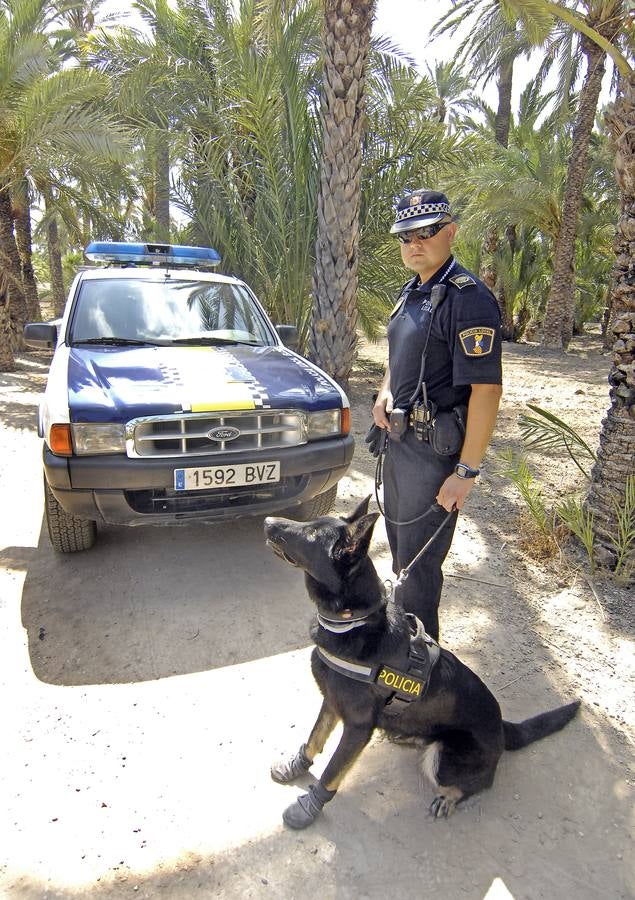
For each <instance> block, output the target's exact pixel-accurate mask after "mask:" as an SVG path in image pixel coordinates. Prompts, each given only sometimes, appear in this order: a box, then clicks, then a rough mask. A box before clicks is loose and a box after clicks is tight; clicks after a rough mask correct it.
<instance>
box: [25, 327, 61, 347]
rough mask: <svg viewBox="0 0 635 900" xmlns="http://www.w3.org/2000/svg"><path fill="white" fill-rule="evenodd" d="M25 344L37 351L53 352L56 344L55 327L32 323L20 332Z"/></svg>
mask: <svg viewBox="0 0 635 900" xmlns="http://www.w3.org/2000/svg"><path fill="white" fill-rule="evenodd" d="M22 334H23V336H24V340H25V343H26V344H27V345H28V346H29V347H34V348H36V349H37V350H54V349H55V345H56V344H57V325H52V324H51V323H50V322H32V323H31V324H30V325H25V326H24V329H23V331H22Z"/></svg>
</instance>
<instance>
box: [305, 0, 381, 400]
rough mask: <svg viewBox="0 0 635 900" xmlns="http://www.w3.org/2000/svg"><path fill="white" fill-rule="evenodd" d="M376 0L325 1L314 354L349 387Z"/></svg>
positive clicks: (354, 331) (312, 339) (311, 342)
mask: <svg viewBox="0 0 635 900" xmlns="http://www.w3.org/2000/svg"><path fill="white" fill-rule="evenodd" d="M374 14H375V0H324V22H323V65H324V69H323V77H322V155H321V162H320V183H319V193H318V225H317V228H318V230H317V241H316V249H315V256H316V262H315V271H314V274H313V310H312V319H311V339H310V347H311V354H312V356H313V358H314V359H315V360H316V361H317V362H318V363H319V364H320V365H321V366H322V367H323V368H324V369H326V371H327V372H329V373H330V374H331V375H333V377H334V378H336V379H337V380H338V381H339V382H340V383H341V384H343V385H345V384H346V383H347V382H348V378H349V376H350V373H351V369H352V367H353V362H354V359H355V344H356V339H357V338H356V326H357V283H358V267H359V208H360V176H361V169H362V137H363V132H364V120H363V111H364V89H365V74H366V62H367V58H368V51H369V47H370V34H371V26H372V22H373V17H374Z"/></svg>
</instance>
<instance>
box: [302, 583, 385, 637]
mask: <svg viewBox="0 0 635 900" xmlns="http://www.w3.org/2000/svg"><path fill="white" fill-rule="evenodd" d="M391 597H392V585H390V582H387V583H384V590H383V595H382V597H381V600H380V601H379V603H377V604H375V606H373V607H372V608H371V609H364V610H361V609H347V610H346V612H347V613H348V614H349V615H347V616H344V615H342V614H341V613H332V612H328V613H324V612H319V611H318V614H317V620H318V622H319V624H320V625H321V626H322V628H325V629H326V630H327V631H331V632H333V633H335V634H344V633H345V632H347V631H352V630H353V628H361V626H362V625H365V624H366V622H367V620H368V619H370V617H371V616H374V615H375V613H377V612H379V611H380V610H382V609H385V607H386V603H387V602H388V600H390V599H391Z"/></svg>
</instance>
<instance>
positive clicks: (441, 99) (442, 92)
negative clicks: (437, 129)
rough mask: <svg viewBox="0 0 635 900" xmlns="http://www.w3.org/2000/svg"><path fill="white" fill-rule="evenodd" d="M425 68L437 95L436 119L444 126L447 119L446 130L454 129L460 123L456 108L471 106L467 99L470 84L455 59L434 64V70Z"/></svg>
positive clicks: (469, 99) (469, 100)
mask: <svg viewBox="0 0 635 900" xmlns="http://www.w3.org/2000/svg"><path fill="white" fill-rule="evenodd" d="M426 68H427V70H428V75H429V77H430V81H431V82H432V84H433V85H434V88H435V91H436V94H437V108H436V116H437V119H438V120H439V122H442V123H444V124H445V122H446V119H447V124H448V128H456V127H457V125H458V123H459V122H460V118H459V117H458V116H457V113H456V110H457V108H458V109H463V110H465V109H470V108H471V107H472V105H473V101H472V99H471V98H470V97H469V91H470V90H471V87H472V85H471V82H470V81H469V79H467V78H466V77H465V75H464V74H463V72H462V70H461V67H460V66H459V65H458V63H457V61H456V60H455V59H451V60H449V61H448V62H435V64H434V68H431V67H430V66H429V65H427V66H426Z"/></svg>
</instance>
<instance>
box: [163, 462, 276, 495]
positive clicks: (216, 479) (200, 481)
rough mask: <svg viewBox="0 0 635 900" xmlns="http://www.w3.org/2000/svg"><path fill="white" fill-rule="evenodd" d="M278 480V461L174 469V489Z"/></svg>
mask: <svg viewBox="0 0 635 900" xmlns="http://www.w3.org/2000/svg"><path fill="white" fill-rule="evenodd" d="M278 481H280V463H279V462H264V463H239V464H238V465H235V466H205V467H204V468H200V469H196V468H193V469H175V470H174V490H175V491H202V490H210V488H224V487H245V486H247V485H250V484H275V483H276V482H278Z"/></svg>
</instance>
